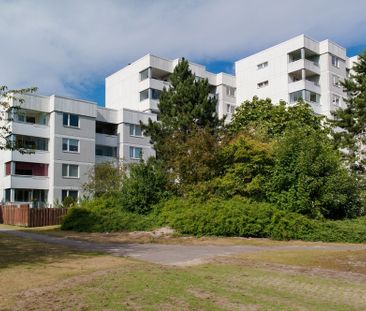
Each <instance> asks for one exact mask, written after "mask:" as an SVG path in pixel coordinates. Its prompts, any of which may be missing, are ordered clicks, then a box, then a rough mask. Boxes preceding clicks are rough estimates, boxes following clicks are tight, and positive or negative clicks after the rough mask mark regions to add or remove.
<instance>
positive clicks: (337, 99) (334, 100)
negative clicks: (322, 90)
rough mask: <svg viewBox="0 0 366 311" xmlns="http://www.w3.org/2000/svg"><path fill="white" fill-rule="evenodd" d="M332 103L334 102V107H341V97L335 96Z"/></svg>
mask: <svg viewBox="0 0 366 311" xmlns="http://www.w3.org/2000/svg"><path fill="white" fill-rule="evenodd" d="M332 102H333V105H335V106H339V105H340V102H341V97H340V96H338V95H335V94H333V98H332Z"/></svg>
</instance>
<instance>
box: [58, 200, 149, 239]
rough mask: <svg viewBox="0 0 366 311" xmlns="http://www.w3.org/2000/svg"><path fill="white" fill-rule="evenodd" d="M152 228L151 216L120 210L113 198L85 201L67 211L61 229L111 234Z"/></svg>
mask: <svg viewBox="0 0 366 311" xmlns="http://www.w3.org/2000/svg"><path fill="white" fill-rule="evenodd" d="M152 226H153V222H152V220H151V216H145V215H139V214H136V213H131V212H128V211H126V210H124V209H122V208H121V207H120V205H119V202H118V200H116V199H115V198H113V197H98V198H95V199H93V200H85V201H83V202H82V203H81V205H80V206H76V207H72V208H70V209H69V211H68V213H67V215H66V216H65V217H64V218H63V220H62V224H61V229H62V230H74V231H84V232H113V231H127V230H128V231H133V230H148V229H150V228H151V227H152Z"/></svg>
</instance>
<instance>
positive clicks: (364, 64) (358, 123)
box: [333, 50, 366, 173]
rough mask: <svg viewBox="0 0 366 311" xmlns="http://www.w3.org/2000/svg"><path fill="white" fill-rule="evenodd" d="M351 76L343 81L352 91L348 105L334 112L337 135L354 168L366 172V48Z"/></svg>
mask: <svg viewBox="0 0 366 311" xmlns="http://www.w3.org/2000/svg"><path fill="white" fill-rule="evenodd" d="M351 72H352V74H351V76H350V79H346V80H345V81H343V82H341V85H342V86H343V89H344V91H345V92H346V93H347V94H348V99H347V100H346V103H347V105H346V107H345V108H344V109H341V108H340V109H337V110H336V111H335V112H334V113H333V115H334V121H333V123H334V125H335V126H337V127H339V128H340V129H341V131H337V132H336V133H335V134H334V137H335V139H336V141H337V143H338V144H339V146H340V147H341V148H346V150H347V152H345V153H344V156H345V158H346V160H347V161H348V164H349V166H350V168H351V169H353V170H354V171H358V172H363V173H365V172H366V158H365V147H364V146H365V144H366V50H365V51H364V52H363V54H362V55H360V56H359V58H358V62H356V63H355V64H354V66H353V68H352V71H351Z"/></svg>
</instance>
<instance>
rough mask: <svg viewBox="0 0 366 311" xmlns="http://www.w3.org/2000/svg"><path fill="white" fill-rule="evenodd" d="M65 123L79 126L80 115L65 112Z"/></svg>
mask: <svg viewBox="0 0 366 311" xmlns="http://www.w3.org/2000/svg"><path fill="white" fill-rule="evenodd" d="M63 125H64V126H70V127H79V116H78V115H77V114H71V113H65V112H64V113H63Z"/></svg>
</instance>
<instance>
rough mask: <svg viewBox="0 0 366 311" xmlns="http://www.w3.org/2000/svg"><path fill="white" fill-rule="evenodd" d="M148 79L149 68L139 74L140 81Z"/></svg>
mask: <svg viewBox="0 0 366 311" xmlns="http://www.w3.org/2000/svg"><path fill="white" fill-rule="evenodd" d="M147 78H149V68H147V69H145V70H143V71H141V72H140V81H143V80H146V79H147Z"/></svg>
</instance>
